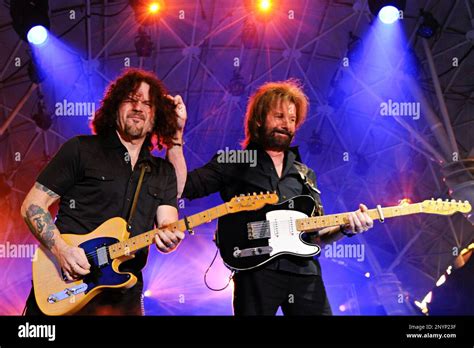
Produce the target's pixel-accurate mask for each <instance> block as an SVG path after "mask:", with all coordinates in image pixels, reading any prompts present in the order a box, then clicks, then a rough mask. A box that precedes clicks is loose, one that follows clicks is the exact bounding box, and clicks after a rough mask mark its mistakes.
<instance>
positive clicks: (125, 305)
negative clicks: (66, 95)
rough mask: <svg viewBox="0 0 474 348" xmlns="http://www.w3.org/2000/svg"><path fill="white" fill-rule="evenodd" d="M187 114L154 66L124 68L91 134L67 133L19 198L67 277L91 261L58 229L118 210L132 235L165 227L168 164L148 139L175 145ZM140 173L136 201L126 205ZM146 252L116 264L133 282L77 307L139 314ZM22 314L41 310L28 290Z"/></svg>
mask: <svg viewBox="0 0 474 348" xmlns="http://www.w3.org/2000/svg"><path fill="white" fill-rule="evenodd" d="M185 114H186V108H185V106H184V104H183V101H182V99H181V97H180V96H176V97H174V98H173V97H171V96H169V95H168V94H167V91H166V89H165V87H164V86H163V84H162V82H161V81H160V80H159V79H158V78H157V77H156V76H155V75H154V74H153V73H150V72H146V71H143V70H138V69H129V70H127V71H125V72H124V73H123V74H122V75H121V76H120V77H118V78H117V79H116V80H115V81H114V82H112V83H111V84H110V85H109V87H108V89H107V91H106V93H105V96H104V98H103V100H102V103H101V106H100V109H99V110H98V111H97V113H96V114H95V116H94V120H93V122H92V128H93V130H94V132H95V135H92V136H77V137H74V138H72V139H70V140H69V141H67V142H66V143H64V144H63V146H62V147H61V148H60V150H59V151H58V153H57V154H56V155H55V156H54V158H53V159H52V160H51V161H50V162H49V163H48V165H47V166H46V167H45V168H44V169H43V170H42V172H41V173H40V175H39V176H38V178H37V180H36V182H35V184H34V186H33V187H32V189H31V190H30V192H29V193H28V195H27V196H26V198H25V200H24V202H23V205H22V209H21V214H22V216H23V218H24V219H25V222H26V223H27V225H28V227H29V228H30V230H31V231H32V233H33V234H34V235H35V237H36V238H37V239H38V240H39V241H40V242H41V243H42V244H43V245H44V246H45V247H46V248H48V249H49V250H50V251H51V252H52V254H53V255H54V256H55V257H56V259H57V262H58V263H59V264H60V266H61V268H62V270H63V273H64V275H65V277H66V278H67V279H68V280H69V281H73V280H76V279H78V278H80V277H83V276H85V275H87V274H88V273H90V267H91V265H90V264H89V262H88V260H87V257H86V255H85V252H84V250H83V249H82V248H79V247H75V246H72V245H68V244H67V243H66V242H65V241H64V239H63V238H61V233H73V234H86V233H89V232H91V231H93V230H94V229H96V228H97V227H98V226H99V225H100V224H102V223H103V222H104V221H106V220H108V219H110V218H112V217H116V216H120V217H122V218H124V219H126V220H127V221H128V222H129V231H130V234H131V236H134V235H137V234H140V233H143V232H146V231H149V230H151V229H153V227H154V225H155V224H156V225H157V226H164V225H166V224H168V223H171V222H174V221H176V220H177V219H178V212H177V199H176V197H177V182H176V174H175V171H174V168H173V166H172V165H171V164H170V163H169V162H168V161H166V160H163V159H161V158H158V157H154V156H152V155H151V154H150V151H151V150H152V149H153V147H154V146H157V147H159V148H161V147H162V146H163V145H170V144H173V142H174V140H173V136H174V135H175V134H176V133H177V131H178V130H179V125H178V123H177V120H178V119H179V116H181V117H182V116H183V115H184V117H185ZM177 116H178V117H177ZM145 169H146V170H145ZM141 174H142V175H144V176H143V180H142V185H141V188H140V190H139V191H138V196H137V204H136V207H135V208H132V205H133V204H132V203H133V201H134V197H135V196H136V194H135V191H136V188H137V186H138V182H139V178H140V175H141ZM56 201H59V211H58V214H57V217H56V220H55V221H53V219H52V217H51V215H50V213H49V211H48V208H49V207H50V206H51V205H52V204H53V203H55V202H56ZM132 211H134V213H133V214H132V213H131V212H132ZM130 215H133V218H131V217H130ZM183 238H184V233H183V232H180V231H178V232H176V233H175V232H172V231H170V230H167V229H160V230H157V233H156V235H155V244H156V246H157V248H158V249H159V250H160V251H161V252H163V253H168V252H171V251H173V250H175V249H176V247H177V246H178V244H179V243H180V241H181V240H182V239H183ZM147 256H148V250H147V249H142V250H139V251H138V252H136V253H135V257H134V258H133V259H131V260H129V261H126V262H124V263H122V264H121V266H120V271H124V272H131V273H133V274H134V275H135V276H136V277H137V279H138V282H137V284H136V285H135V286H134V287H132V288H131V289H127V290H124V291H118V290H111V291H109V292H103V293H101V294H99V295H98V296H96V297H95V298H94V299H93V300H92V301H91V302H90V303H89V304H88V305H87V306H86V307H85V308H84V309H83V310H82V311H81V312H79V314H89V315H90V314H93V315H97V314H112V315H117V314H118V315H123V314H130V315H139V314H142V301H141V299H142V297H141V295H142V294H141V292H142V289H143V277H142V273H141V270H142V268H143V267H144V266H145V264H146V260H147ZM26 314H32V315H34V314H41V312H40V310H39V308H38V306H37V304H36V301H35V298H34V289H32V291H31V293H30V296H29V298H28V300H27V310H26Z"/></svg>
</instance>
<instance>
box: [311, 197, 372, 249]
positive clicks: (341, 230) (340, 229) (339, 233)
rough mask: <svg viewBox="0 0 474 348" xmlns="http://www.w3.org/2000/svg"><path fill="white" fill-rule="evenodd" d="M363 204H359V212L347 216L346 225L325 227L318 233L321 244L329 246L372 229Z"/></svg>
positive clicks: (366, 209)
mask: <svg viewBox="0 0 474 348" xmlns="http://www.w3.org/2000/svg"><path fill="white" fill-rule="evenodd" d="M367 212H368V208H367V206H366V205H365V204H362V203H361V204H359V210H356V211H354V212H350V213H349V214H348V216H347V217H348V223H346V224H345V225H341V226H335V227H334V226H332V227H326V228H323V229H321V230H319V231H318V232H319V233H318V237H319V239H320V241H321V243H323V244H329V243H332V242H334V241H336V240H339V239H341V238H342V237H344V235H346V236H352V235H355V234H358V233H362V232H365V231H367V230H369V229H371V228H372V227H374V221H373V220H372V218H371V217H370V216H369V214H368V213H367Z"/></svg>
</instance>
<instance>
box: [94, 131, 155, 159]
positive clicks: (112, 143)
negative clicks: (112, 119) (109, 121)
mask: <svg viewBox="0 0 474 348" xmlns="http://www.w3.org/2000/svg"><path fill="white" fill-rule="evenodd" d="M103 141H104V145H105V146H106V147H108V148H112V149H120V151H121V153H123V154H125V153H127V152H128V150H127V148H126V147H125V146H124V145H123V144H122V142H121V141H120V139H119V136H118V134H117V131H116V130H115V128H111V130H110V131H108V132H107V134H106V135H105V137H104V138H103ZM147 143H149V140H148V139H146V140H145V141H144V142H143V145H142V147H141V149H140V153H139V155H138V161H137V163H140V162H143V161H148V162H149V163H150V164H152V165H153V164H154V162H153V160H152V156H151V154H150V151H149V150H148V146H147Z"/></svg>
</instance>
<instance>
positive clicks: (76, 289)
mask: <svg viewBox="0 0 474 348" xmlns="http://www.w3.org/2000/svg"><path fill="white" fill-rule="evenodd" d="M86 290H87V284H86V283H82V284H79V285H78V286H73V287H70V288H66V289H64V290H63V291H59V292H57V293H55V294H51V295H49V296H48V302H49V303H56V302H59V301H62V300H65V299H67V298H70V297H72V296H74V295H77V294H80V293H83V292H85V291H86Z"/></svg>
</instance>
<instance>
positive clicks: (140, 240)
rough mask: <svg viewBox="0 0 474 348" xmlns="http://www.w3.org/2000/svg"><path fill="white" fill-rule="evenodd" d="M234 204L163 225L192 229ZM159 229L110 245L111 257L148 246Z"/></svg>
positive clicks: (173, 228)
mask: <svg viewBox="0 0 474 348" xmlns="http://www.w3.org/2000/svg"><path fill="white" fill-rule="evenodd" d="M231 209H232V206H228V205H227V203H224V204H221V205H218V206H217V207H214V208H211V209H208V210H205V211H203V212H200V213H198V214H194V215H191V216H188V217H185V218H184V219H181V220H178V221H176V222H174V223H172V224H169V225H167V226H162V228H163V227H166V228H168V229H169V230H171V231H186V230H188V229H189V230H192V229H193V228H194V227H197V226H199V225H202V224H205V223H208V222H210V221H211V220H214V219H217V218H219V217H221V216H224V215H226V214H228V213H231V212H232V211H230V210H231ZM157 231H158V229H153V230H151V231H148V232H145V233H141V234H139V235H138V236H135V237H132V238H129V239H127V240H125V241H123V242H119V243H115V244H112V245H110V246H109V255H110V258H111V259H115V258H117V257H121V256H126V255H129V254H130V253H133V252H134V251H137V250H139V249H141V248H144V247H147V246H149V245H151V244H152V243H154V238H155V234H156V233H157Z"/></svg>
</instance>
